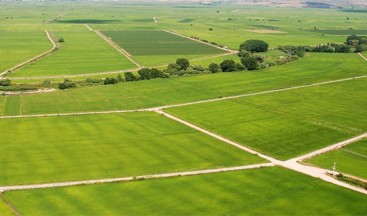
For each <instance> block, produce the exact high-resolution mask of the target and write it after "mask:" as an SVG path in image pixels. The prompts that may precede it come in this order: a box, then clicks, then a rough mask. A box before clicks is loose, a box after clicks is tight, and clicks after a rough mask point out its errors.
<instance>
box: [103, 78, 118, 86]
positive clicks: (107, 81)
mask: <svg viewBox="0 0 367 216" xmlns="http://www.w3.org/2000/svg"><path fill="white" fill-rule="evenodd" d="M116 83H118V80H117V79H116V78H114V77H106V79H104V81H103V84H104V85H111V84H116Z"/></svg>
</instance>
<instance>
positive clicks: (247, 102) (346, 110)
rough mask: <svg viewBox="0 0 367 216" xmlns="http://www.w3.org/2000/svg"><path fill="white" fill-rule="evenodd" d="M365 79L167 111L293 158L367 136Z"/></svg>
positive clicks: (276, 155)
mask: <svg viewBox="0 0 367 216" xmlns="http://www.w3.org/2000/svg"><path fill="white" fill-rule="evenodd" d="M366 92H367V78H365V79H361V80H353V81H345V82H342V83H336V84H329V85H324V86H317V87H311V88H304V89H298V90H291V91H286V92H278V93H270V94H265V95H259V96H253V97H246V98H240V99H234V100H227V101H218V102H212V103H205V104H198V105H192V106H184V107H177V108H172V109H168V112H170V113H173V114H174V115H176V116H179V117H181V118H183V119H186V120H188V121H189V122H193V123H195V124H197V125H199V126H201V127H204V128H206V129H208V130H210V131H213V132H216V133H218V134H221V135H223V136H224V137H227V138H229V139H232V140H234V141H237V142H240V143H242V144H243V145H245V146H250V147H252V148H254V149H256V150H259V151H261V152H263V153H265V154H268V155H271V156H274V157H276V158H279V159H289V158H292V157H295V156H298V155H302V154H305V153H307V152H311V151H313V150H316V149H319V148H322V147H325V146H328V145H331V144H334V143H336V142H339V141H342V140H345V139H347V138H350V137H353V136H356V135H358V134H361V133H363V132H366V131H367V126H366V125H367V118H365V116H366V115H367V110H366V109H364V107H366V106H367V104H366V101H365V100H364V98H365V97H366V96H367V95H366Z"/></svg>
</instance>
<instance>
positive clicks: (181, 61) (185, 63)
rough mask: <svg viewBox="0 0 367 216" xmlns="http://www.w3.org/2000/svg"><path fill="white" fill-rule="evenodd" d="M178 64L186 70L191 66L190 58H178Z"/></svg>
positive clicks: (180, 68) (181, 68)
mask: <svg viewBox="0 0 367 216" xmlns="http://www.w3.org/2000/svg"><path fill="white" fill-rule="evenodd" d="M176 64H177V65H178V66H179V70H186V69H187V68H188V67H189V66H190V62H189V60H187V59H185V58H179V59H177V61H176Z"/></svg>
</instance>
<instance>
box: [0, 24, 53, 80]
mask: <svg viewBox="0 0 367 216" xmlns="http://www.w3.org/2000/svg"><path fill="white" fill-rule="evenodd" d="M0 41H2V43H1V44H0V73H1V72H4V71H6V70H8V69H10V68H12V67H14V66H15V65H17V64H20V63H22V62H25V61H26V60H28V59H30V58H33V57H34V56H36V55H38V54H41V53H42V52H45V51H47V50H48V49H50V48H51V47H52V45H51V42H50V41H49V40H48V39H47V36H46V33H45V32H43V31H40V30H25V31H20V30H16V31H14V30H1V29H0Z"/></svg>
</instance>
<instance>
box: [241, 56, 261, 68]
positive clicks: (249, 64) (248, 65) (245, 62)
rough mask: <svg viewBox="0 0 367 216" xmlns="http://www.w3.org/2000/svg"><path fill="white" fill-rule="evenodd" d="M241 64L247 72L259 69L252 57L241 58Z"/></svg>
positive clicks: (254, 58)
mask: <svg viewBox="0 0 367 216" xmlns="http://www.w3.org/2000/svg"><path fill="white" fill-rule="evenodd" d="M241 63H242V64H243V65H244V66H245V67H246V68H247V70H257V69H258V68H259V65H258V61H257V60H256V57H254V56H248V57H243V58H241Z"/></svg>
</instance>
